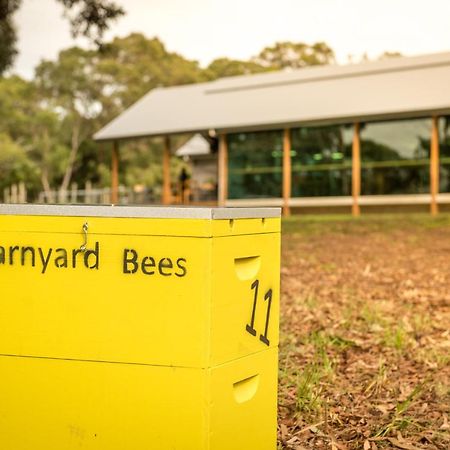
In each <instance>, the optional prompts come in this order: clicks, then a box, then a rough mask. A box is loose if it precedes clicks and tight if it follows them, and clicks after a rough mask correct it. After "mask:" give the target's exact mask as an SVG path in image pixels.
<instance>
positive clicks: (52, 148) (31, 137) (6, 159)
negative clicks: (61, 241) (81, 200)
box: [0, 76, 67, 193]
mask: <svg viewBox="0 0 450 450" xmlns="http://www.w3.org/2000/svg"><path fill="white" fill-rule="evenodd" d="M0 134H2V136H3V138H2V141H1V142H0V150H1V151H0V160H1V161H3V164H2V165H0V170H1V173H2V177H1V179H2V183H11V182H16V181H24V180H25V177H22V178H20V179H17V178H18V176H19V175H18V174H24V173H26V174H27V177H26V181H27V187H28V188H31V190H32V191H37V190H38V189H39V188H41V189H44V190H45V191H46V192H47V193H48V192H49V191H50V188H51V185H52V184H53V183H54V181H55V180H57V179H58V178H59V176H60V173H61V168H62V165H63V164H62V163H61V162H62V161H63V158H62V155H63V154H64V153H67V149H65V148H64V146H63V144H62V139H61V135H60V126H59V116H58V114H56V113H55V112H52V111H50V110H48V109H46V106H45V105H44V104H43V103H42V101H41V99H40V96H39V92H38V91H37V89H36V86H35V85H34V83H33V82H29V81H26V80H23V79H21V78H20V77H17V76H14V77H9V78H3V79H0ZM12 144H13V145H12ZM12 158H13V159H14V164H12ZM39 184H40V186H39Z"/></svg>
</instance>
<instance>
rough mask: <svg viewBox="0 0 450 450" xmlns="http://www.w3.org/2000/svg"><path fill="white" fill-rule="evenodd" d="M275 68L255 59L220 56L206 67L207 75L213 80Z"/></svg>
mask: <svg viewBox="0 0 450 450" xmlns="http://www.w3.org/2000/svg"><path fill="white" fill-rule="evenodd" d="M269 70H273V68H272V67H265V66H262V65H261V64H258V63H257V62H254V61H239V60H236V59H228V58H218V59H215V60H214V61H212V62H211V64H209V66H208V67H207V68H206V74H207V77H208V78H209V79H211V80H215V79H216V78H223V77H233V76H237V75H249V74H253V73H261V72H267V71H269Z"/></svg>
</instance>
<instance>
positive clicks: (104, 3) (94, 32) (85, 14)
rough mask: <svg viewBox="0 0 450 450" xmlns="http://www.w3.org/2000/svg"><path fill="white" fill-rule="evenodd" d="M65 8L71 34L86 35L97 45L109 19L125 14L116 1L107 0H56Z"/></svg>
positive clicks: (109, 22) (100, 41)
mask: <svg viewBox="0 0 450 450" xmlns="http://www.w3.org/2000/svg"><path fill="white" fill-rule="evenodd" d="M57 1H58V2H59V3H62V4H63V5H64V7H65V8H66V15H67V17H68V18H69V20H70V25H71V27H72V36H74V37H76V36H80V35H82V36H86V37H88V38H90V39H91V40H92V41H93V42H95V43H96V44H98V45H101V43H102V37H103V34H104V32H105V31H106V30H107V29H108V28H109V26H110V24H111V21H113V20H116V19H118V18H119V17H120V16H123V15H124V14H125V11H124V10H123V9H122V8H121V7H120V6H118V5H117V4H116V3H114V2H112V1H109V0H57Z"/></svg>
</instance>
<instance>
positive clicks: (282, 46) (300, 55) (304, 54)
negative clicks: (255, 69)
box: [253, 42, 334, 70]
mask: <svg viewBox="0 0 450 450" xmlns="http://www.w3.org/2000/svg"><path fill="white" fill-rule="evenodd" d="M253 60H254V61H255V62H256V63H258V64H260V65H261V66H263V67H270V68H272V69H278V70H279V69H284V68H287V67H290V68H293V69H298V68H301V67H306V66H317V65H322V64H331V63H333V62H334V52H333V50H332V49H331V48H330V47H329V46H328V45H327V44H325V42H316V43H315V44H313V45H308V44H304V43H303V42H277V43H276V44H275V45H273V46H272V47H266V48H264V49H263V50H262V51H261V52H260V53H259V55H258V56H256V57H255V58H254V59H253Z"/></svg>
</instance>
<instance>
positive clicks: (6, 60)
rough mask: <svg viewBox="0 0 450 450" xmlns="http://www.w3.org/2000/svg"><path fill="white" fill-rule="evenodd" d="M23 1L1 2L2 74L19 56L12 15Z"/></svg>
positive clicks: (0, 71)
mask: <svg viewBox="0 0 450 450" xmlns="http://www.w3.org/2000/svg"><path fill="white" fill-rule="evenodd" d="M20 1H21V0H0V74H1V73H2V72H3V71H4V70H5V69H7V68H8V67H10V66H11V64H12V62H13V59H14V57H15V56H16V54H17V50H16V47H15V42H16V30H15V28H14V24H13V21H12V15H13V14H14V12H15V11H16V10H17V8H18V7H19V6H20Z"/></svg>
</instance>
